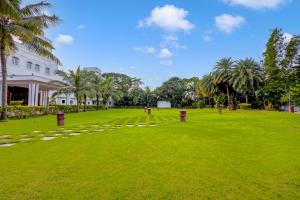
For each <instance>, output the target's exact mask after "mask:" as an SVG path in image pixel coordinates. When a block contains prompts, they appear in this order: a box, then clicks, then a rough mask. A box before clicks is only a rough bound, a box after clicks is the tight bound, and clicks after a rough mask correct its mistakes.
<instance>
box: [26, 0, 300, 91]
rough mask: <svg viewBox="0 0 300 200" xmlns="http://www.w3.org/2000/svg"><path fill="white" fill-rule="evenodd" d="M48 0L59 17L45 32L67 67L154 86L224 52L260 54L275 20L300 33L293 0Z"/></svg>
mask: <svg viewBox="0 0 300 200" xmlns="http://www.w3.org/2000/svg"><path fill="white" fill-rule="evenodd" d="M27 2H29V1H25V3H27ZM30 2H32V1H31V0H30ZM50 2H51V3H52V4H53V8H52V9H51V10H49V11H47V12H49V13H55V14H57V15H58V16H60V17H61V18H62V19H63V23H61V24H60V25H59V26H57V27H53V28H51V29H50V30H49V31H47V36H48V37H49V38H50V39H52V40H53V42H54V44H55V46H56V54H57V55H58V56H59V58H60V59H61V60H62V62H63V65H64V67H65V68H66V69H72V68H75V67H76V66H78V65H81V66H83V67H99V68H100V69H101V70H102V71H103V72H119V73H126V74H128V75H131V76H136V77H139V78H141V79H142V81H143V82H144V83H145V85H149V86H151V87H155V86H158V85H160V84H161V83H162V82H163V81H165V80H167V79H168V78H170V77H171V76H179V77H192V76H199V77H201V76H202V75H204V74H205V73H208V72H209V71H210V70H211V69H212V68H213V65H214V63H215V62H216V61H217V60H218V59H220V58H222V57H228V56H230V57H233V58H236V59H237V58H245V57H253V58H255V59H256V60H260V59H261V57H262V56H261V55H262V52H263V49H264V46H265V42H266V40H267V38H268V36H269V34H270V30H271V29H272V28H275V27H280V28H282V29H283V31H284V32H285V33H287V37H290V35H293V34H299V33H300V26H299V19H300V2H299V1H298V0H202V1H199V0H189V1H187V0H173V1H171V0H168V1H167V0H130V1H125V0H109V1H108V0H89V1H87V2H88V3H82V1H78V3H77V1H73V0H53V1H50ZM74 2H76V3H74ZM79 2H80V3H79Z"/></svg>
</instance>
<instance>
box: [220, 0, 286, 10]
mask: <svg viewBox="0 0 300 200" xmlns="http://www.w3.org/2000/svg"><path fill="white" fill-rule="evenodd" d="M223 1H224V2H225V3H228V4H231V5H241V6H245V7H248V8H253V9H264V8H277V7H278V6H280V5H281V4H284V3H287V2H288V1H290V0H223Z"/></svg>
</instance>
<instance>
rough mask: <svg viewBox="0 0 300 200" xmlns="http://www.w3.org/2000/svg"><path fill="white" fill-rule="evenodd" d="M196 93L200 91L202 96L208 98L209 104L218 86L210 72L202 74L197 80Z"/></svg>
mask: <svg viewBox="0 0 300 200" xmlns="http://www.w3.org/2000/svg"><path fill="white" fill-rule="evenodd" d="M198 88H199V89H198V93H201V94H202V95H203V97H206V98H208V99H209V105H210V100H211V98H212V97H213V96H214V94H215V93H216V92H217V91H218V87H217V85H216V84H215V82H214V81H213V76H212V73H210V74H207V75H204V76H203V77H202V79H201V80H200V82H199V87H198Z"/></svg>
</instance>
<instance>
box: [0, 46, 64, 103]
mask: <svg viewBox="0 0 300 200" xmlns="http://www.w3.org/2000/svg"><path fill="white" fill-rule="evenodd" d="M16 43H17V48H18V50H17V51H16V52H15V53H14V54H13V55H12V56H10V57H7V74H8V77H7V83H8V92H7V101H8V102H7V103H8V105H9V104H10V102H11V101H22V102H23V105H29V106H45V105H46V104H47V103H48V102H49V99H50V96H51V93H52V92H53V91H55V90H57V89H58V88H59V85H57V84H51V83H50V82H51V81H53V80H60V79H61V78H60V77H58V76H57V75H56V70H57V69H58V64H57V63H55V62H53V61H52V60H50V59H48V58H45V57H42V56H39V55H37V54H36V53H35V52H33V51H31V50H29V49H28V48H27V47H25V46H24V45H22V43H20V42H16ZM0 73H1V71H0ZM0 83H2V75H1V74H0ZM1 89H2V87H1V88H0V92H1V93H2V91H1ZM0 103H1V99H0Z"/></svg>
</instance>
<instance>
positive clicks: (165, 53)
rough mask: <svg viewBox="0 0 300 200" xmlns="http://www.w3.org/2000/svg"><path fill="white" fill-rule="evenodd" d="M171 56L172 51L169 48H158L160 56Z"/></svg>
mask: <svg viewBox="0 0 300 200" xmlns="http://www.w3.org/2000/svg"><path fill="white" fill-rule="evenodd" d="M172 56H173V53H172V52H171V51H170V50H169V49H167V48H164V49H162V50H160V53H159V57H160V58H171V57H172Z"/></svg>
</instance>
